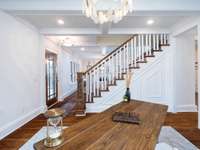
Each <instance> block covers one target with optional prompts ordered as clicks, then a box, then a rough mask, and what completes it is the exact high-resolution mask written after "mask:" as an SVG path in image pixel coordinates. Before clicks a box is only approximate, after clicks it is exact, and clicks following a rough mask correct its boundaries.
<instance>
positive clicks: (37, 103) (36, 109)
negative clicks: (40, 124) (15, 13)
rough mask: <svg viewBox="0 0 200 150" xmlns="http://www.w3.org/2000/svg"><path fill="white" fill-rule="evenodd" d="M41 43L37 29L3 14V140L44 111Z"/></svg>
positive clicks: (0, 79)
mask: <svg viewBox="0 0 200 150" xmlns="http://www.w3.org/2000/svg"><path fill="white" fill-rule="evenodd" d="M40 39H41V37H40V35H39V33H38V31H37V30H36V29H35V28H34V27H32V26H31V25H27V24H26V25H25V24H22V23H20V22H18V21H17V20H16V19H15V18H13V17H11V16H9V15H7V14H5V13H3V12H1V11H0V41H1V44H0V52H1V55H0V70H1V73H0V96H1V105H0V113H1V117H0V139H1V138H3V137H4V136H5V135H7V134H9V133H10V132H12V131H13V130H15V129H16V128H18V127H19V126H21V125H22V124H24V123H26V122H27V121H29V120H30V119H32V118H34V117H35V116H36V115H38V114H39V113H40V112H42V111H43V109H44V106H43V102H42V101H43V100H44V99H43V98H44V96H43V93H42V92H41V89H42V84H43V83H42V82H41V81H42V80H41V76H42V74H41V73H42V66H41V64H42V49H41V47H40Z"/></svg>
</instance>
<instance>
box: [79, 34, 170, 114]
mask: <svg viewBox="0 0 200 150" xmlns="http://www.w3.org/2000/svg"><path fill="white" fill-rule="evenodd" d="M162 46H169V35H168V34H163V33H161V34H135V35H133V36H132V37H131V38H130V39H128V40H127V41H126V42H124V43H123V44H121V45H120V46H119V47H117V48H116V49H115V50H113V51H112V52H110V53H109V54H108V55H107V56H105V57H104V58H103V59H101V60H100V61H99V62H97V63H96V64H95V65H94V66H92V67H91V68H89V69H88V70H87V71H86V72H84V73H78V93H77V99H78V102H79V103H78V105H77V110H78V111H77V114H81V113H83V112H84V111H85V109H86V103H94V99H95V98H99V97H102V93H103V92H109V89H110V87H112V86H117V84H116V83H117V81H118V80H124V79H125V78H124V75H126V74H127V72H129V71H133V70H134V69H139V68H140V64H143V63H147V59H148V57H155V53H156V52H162ZM123 92H124V91H123Z"/></svg>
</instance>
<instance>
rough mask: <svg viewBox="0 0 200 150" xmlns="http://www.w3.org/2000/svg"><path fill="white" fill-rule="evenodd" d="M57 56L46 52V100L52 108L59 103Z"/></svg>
mask: <svg viewBox="0 0 200 150" xmlns="http://www.w3.org/2000/svg"><path fill="white" fill-rule="evenodd" d="M57 89H58V87H57V55H56V54H54V53H50V52H46V99H47V105H48V106H50V105H52V104H53V103H55V102H56V101H57V95H58V94H57V91H58V90H57Z"/></svg>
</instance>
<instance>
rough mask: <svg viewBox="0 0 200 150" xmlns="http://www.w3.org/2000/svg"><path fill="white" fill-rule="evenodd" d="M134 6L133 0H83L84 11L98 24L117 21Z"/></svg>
mask: <svg viewBox="0 0 200 150" xmlns="http://www.w3.org/2000/svg"><path fill="white" fill-rule="evenodd" d="M132 7H133V6H132V0H83V13H84V14H85V15H86V16H87V17H89V18H91V19H92V20H93V21H94V22H95V23H96V24H98V23H100V24H103V23H106V22H114V23H117V22H118V21H120V20H121V19H122V18H123V17H124V16H126V15H127V13H128V12H132V11H133V8H132Z"/></svg>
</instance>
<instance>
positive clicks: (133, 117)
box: [112, 112, 141, 124]
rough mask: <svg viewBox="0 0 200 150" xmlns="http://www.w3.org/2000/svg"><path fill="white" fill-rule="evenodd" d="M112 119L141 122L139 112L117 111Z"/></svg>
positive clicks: (134, 122)
mask: <svg viewBox="0 0 200 150" xmlns="http://www.w3.org/2000/svg"><path fill="white" fill-rule="evenodd" d="M112 120H113V121H115V122H125V123H133V124H140V122H141V121H140V119H139V114H136V113H134V112H133V113H132V112H115V113H114V115H113V117H112Z"/></svg>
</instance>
